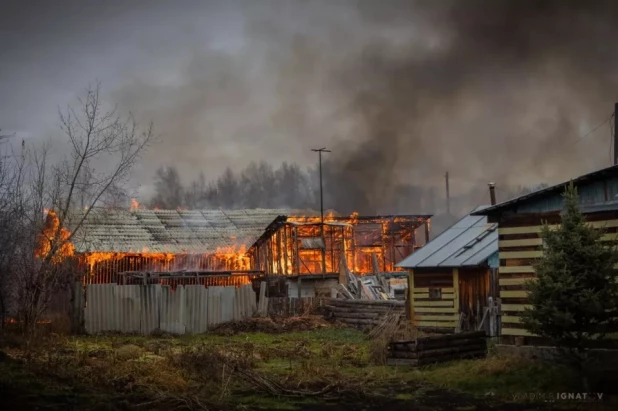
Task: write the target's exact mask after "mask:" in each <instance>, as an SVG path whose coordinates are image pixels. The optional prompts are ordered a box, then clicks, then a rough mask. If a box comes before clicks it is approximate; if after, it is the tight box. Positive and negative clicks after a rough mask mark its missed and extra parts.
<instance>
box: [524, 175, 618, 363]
mask: <svg viewBox="0 0 618 411" xmlns="http://www.w3.org/2000/svg"><path fill="white" fill-rule="evenodd" d="M563 196H564V205H565V209H564V212H563V214H562V222H561V224H560V226H559V227H558V228H557V229H551V228H550V227H549V226H548V225H547V224H545V225H544V227H543V231H542V238H543V246H544V250H543V251H544V252H543V256H542V258H540V259H539V261H538V262H537V264H536V265H535V270H536V279H535V280H532V281H528V282H527V286H528V289H529V291H530V295H529V298H530V302H531V306H532V307H531V308H529V309H526V310H525V311H524V313H523V315H522V323H523V325H524V326H525V328H526V329H527V330H529V331H530V332H531V333H533V334H536V335H538V336H541V337H545V338H548V339H550V340H551V341H552V342H553V343H554V344H555V345H556V346H557V347H559V348H562V349H563V350H562V352H563V353H565V354H569V356H570V358H571V359H576V363H577V365H578V366H579V367H580V370H579V371H581V372H583V368H584V366H585V361H586V351H587V349H588V348H589V347H590V342H591V340H599V339H602V338H604V337H605V336H606V335H607V334H608V333H612V332H616V331H617V326H618V283H617V282H616V280H615V276H616V275H617V273H616V270H615V269H614V265H616V264H617V263H618V251H617V249H616V246H615V244H614V243H609V244H608V243H607V242H602V241H601V236H602V235H603V232H602V231H601V230H597V229H594V228H593V227H592V226H591V225H589V224H587V223H586V221H585V219H584V216H583V215H582V213H581V212H580V210H579V201H578V194H577V189H576V188H575V187H574V186H573V184H572V183H571V184H570V185H569V186H568V187H567V189H566V190H565V193H564V195H563Z"/></svg>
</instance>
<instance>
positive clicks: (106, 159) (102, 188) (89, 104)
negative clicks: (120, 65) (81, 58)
mask: <svg viewBox="0 0 618 411" xmlns="http://www.w3.org/2000/svg"><path fill="white" fill-rule="evenodd" d="M78 102H79V104H78V105H77V106H72V105H69V106H67V108H66V109H65V110H64V111H60V110H59V117H60V123H61V129H62V131H63V132H64V135H65V136H66V138H67V146H68V148H69V150H68V152H67V154H66V156H65V157H64V158H62V159H61V161H58V162H55V163H54V164H51V165H50V164H49V155H48V151H47V150H46V149H45V148H43V149H39V150H32V151H30V152H28V154H27V155H26V156H25V157H24V158H23V160H22V161H21V164H20V167H21V168H22V170H26V171H24V172H22V175H24V176H25V181H26V182H27V184H23V187H24V188H23V189H21V192H19V193H17V196H16V197H17V198H18V200H17V203H18V205H17V208H18V209H19V210H21V213H22V216H23V221H24V223H25V225H26V228H25V229H24V230H23V234H24V236H25V239H24V242H23V246H22V250H21V252H20V253H19V256H20V268H19V273H18V275H17V283H18V284H17V289H18V293H19V295H18V298H19V317H20V319H21V320H22V322H23V324H24V326H25V327H26V329H28V330H32V329H33V327H34V324H35V323H36V322H37V320H39V319H40V317H41V315H42V314H43V312H44V311H45V309H46V308H47V306H48V304H49V301H50V298H51V296H52V295H53V293H54V292H55V291H56V290H58V289H59V288H61V287H63V286H65V285H66V284H67V283H73V282H74V281H75V280H76V278H75V272H76V271H75V270H74V267H73V266H72V264H71V263H72V262H73V260H72V259H70V258H65V257H69V256H70V255H71V254H73V251H74V250H73V248H72V247H73V244H74V243H75V241H74V240H76V239H77V238H78V237H81V230H82V226H83V225H84V222H85V221H86V220H87V219H88V218H89V216H90V214H91V213H92V212H93V209H94V208H95V207H96V206H99V205H102V204H104V203H105V200H106V197H107V196H109V195H110V193H116V194H117V193H119V191H120V190H121V188H122V185H123V184H124V183H125V182H126V181H127V180H128V178H129V176H130V172H131V169H132V168H133V166H134V165H135V164H136V163H137V161H138V160H139V157H140V155H141V154H142V152H143V151H144V150H145V148H146V147H147V146H148V144H149V142H150V141H151V140H152V137H153V127H152V124H150V125H149V126H148V127H147V128H146V129H145V130H144V131H140V129H139V127H138V125H137V124H136V122H135V120H134V119H133V117H132V116H131V115H130V114H129V115H128V116H122V115H119V114H118V113H117V110H116V108H112V109H106V108H105V106H104V104H103V102H102V100H101V96H100V84H99V83H97V84H95V85H94V86H91V87H89V88H87V89H86V91H85V95H84V97H83V98H80V99H78ZM45 209H48V210H49V211H48V212H47V213H46V215H45V213H44V210H45ZM35 250H36V252H32V251H35Z"/></svg>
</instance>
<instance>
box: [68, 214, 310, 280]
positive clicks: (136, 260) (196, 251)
mask: <svg viewBox="0 0 618 411" xmlns="http://www.w3.org/2000/svg"><path fill="white" fill-rule="evenodd" d="M85 212H86V210H84V211H83V213H85ZM284 214H289V215H296V214H298V215H311V214H313V212H312V211H307V210H287V209H286V210H278V209H254V210H231V211H223V210H193V211H189V210H144V209H141V208H138V207H132V208H131V210H106V209H92V210H90V212H89V213H88V216H87V218H86V219H85V221H84V223H83V225H82V227H81V228H80V229H79V231H77V232H76V235H75V236H74V237H73V241H72V243H73V247H74V251H75V255H76V256H77V258H78V259H79V261H80V263H81V267H82V269H83V271H84V277H83V278H84V282H85V283H90V284H92V283H112V282H114V283H123V282H127V281H131V279H130V277H131V276H132V274H133V273H150V274H153V275H156V276H158V277H160V281H161V282H163V283H166V282H167V283H171V284H172V285H173V284H174V282H178V281H180V280H182V283H184V284H191V283H195V282H196V281H197V282H199V283H203V284H205V285H209V284H217V285H232V284H234V285H240V284H246V283H248V282H249V281H250V278H251V277H254V276H256V275H260V274H262V273H263V272H261V271H259V270H257V271H256V270H253V268H252V266H251V259H250V258H249V256H248V255H247V250H248V248H249V247H250V246H251V245H252V244H253V243H254V242H255V241H256V240H257V239H258V238H259V237H260V236H261V235H262V233H263V232H264V230H265V229H266V228H267V227H268V226H269V224H270V223H272V221H273V220H275V219H277V218H278V217H279V216H281V215H284ZM81 216H83V214H81ZM74 220H76V221H79V220H80V215H77V216H75V217H74Z"/></svg>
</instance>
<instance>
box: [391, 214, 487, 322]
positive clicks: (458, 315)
mask: <svg viewBox="0 0 618 411" xmlns="http://www.w3.org/2000/svg"><path fill="white" fill-rule="evenodd" d="M486 207H487V206H480V207H477V208H476V209H475V210H474V211H480V210H482V209H484V208H486ZM497 228H498V225H497V224H493V223H488V222H487V218H486V217H485V216H473V215H467V216H465V217H464V218H462V219H461V220H459V221H458V222H456V223H455V224H454V225H453V226H451V227H450V228H449V229H447V230H446V231H444V232H443V233H442V234H440V235H439V236H438V237H436V238H435V239H433V240H432V241H430V242H429V243H427V244H426V245H425V246H424V247H422V248H420V249H419V250H417V251H415V252H414V253H412V254H411V255H410V256H408V257H407V258H406V259H404V260H403V261H401V262H400V263H399V264H398V265H397V267H400V268H406V269H408V270H409V276H408V292H409V296H408V301H409V304H410V307H409V308H410V313H411V318H412V322H413V323H414V324H415V325H416V326H417V327H419V328H423V329H432V330H435V331H447V332H454V331H458V330H472V329H477V327H478V325H479V324H480V322H481V320H482V316H483V313H484V311H485V307H486V306H487V302H488V297H489V296H490V295H492V287H491V284H492V278H494V279H495V278H496V272H495V269H496V268H497V267H498V259H497V256H498V231H497Z"/></svg>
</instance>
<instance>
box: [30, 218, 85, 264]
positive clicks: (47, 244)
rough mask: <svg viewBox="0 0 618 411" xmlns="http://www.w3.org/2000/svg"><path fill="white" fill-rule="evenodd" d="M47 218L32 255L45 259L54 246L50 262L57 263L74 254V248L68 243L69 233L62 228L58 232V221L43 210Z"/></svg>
mask: <svg viewBox="0 0 618 411" xmlns="http://www.w3.org/2000/svg"><path fill="white" fill-rule="evenodd" d="M45 213H46V214H47V217H46V219H45V226H44V228H43V232H42V233H41V234H40V235H39V240H38V247H37V249H36V250H35V251H34V255H35V256H37V257H39V258H46V257H48V256H49V254H50V253H51V252H52V246H53V245H56V246H57V250H56V251H55V253H54V255H52V256H51V257H52V261H53V262H55V263H57V262H60V261H61V260H62V259H64V258H65V257H70V256H72V255H74V254H75V247H74V246H73V244H72V243H71V242H70V241H68V239H69V237H70V236H71V232H70V231H69V230H67V229H66V228H64V227H62V228H60V230H58V228H59V227H60V219H59V218H58V216H57V215H56V213H55V212H54V211H52V210H47V209H45Z"/></svg>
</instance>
